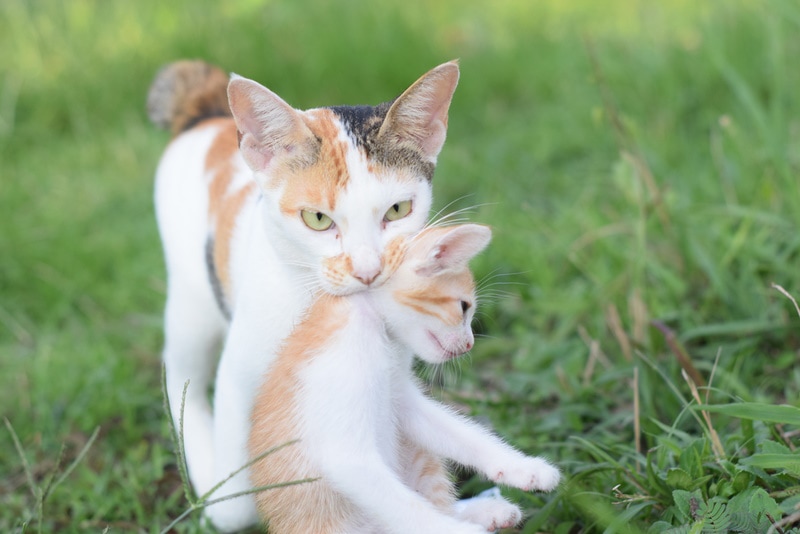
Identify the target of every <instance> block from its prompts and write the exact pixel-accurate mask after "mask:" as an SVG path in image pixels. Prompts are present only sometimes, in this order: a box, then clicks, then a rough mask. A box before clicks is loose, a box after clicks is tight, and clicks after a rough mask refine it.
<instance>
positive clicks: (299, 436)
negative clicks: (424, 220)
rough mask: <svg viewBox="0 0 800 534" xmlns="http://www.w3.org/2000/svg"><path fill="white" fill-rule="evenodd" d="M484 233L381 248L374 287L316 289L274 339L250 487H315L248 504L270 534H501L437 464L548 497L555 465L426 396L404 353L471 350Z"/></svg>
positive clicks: (435, 356) (512, 511)
mask: <svg viewBox="0 0 800 534" xmlns="http://www.w3.org/2000/svg"><path fill="white" fill-rule="evenodd" d="M490 236H491V233H490V231H489V229H488V228H487V227H485V226H479V225H474V224H467V225H462V226H452V227H439V228H435V227H434V228H428V229H426V230H424V231H423V232H422V233H421V234H419V235H418V236H417V237H415V238H413V239H410V240H408V242H406V241H405V240H403V239H402V238H397V239H395V240H394V241H392V242H391V243H390V245H389V246H388V247H387V254H386V258H387V261H386V265H385V266H384V271H385V272H387V274H390V275H391V276H389V277H388V278H387V279H386V281H385V282H384V283H383V284H382V285H380V286H379V287H376V288H374V289H371V290H370V291H369V292H361V293H357V294H352V295H349V296H332V295H328V294H322V295H320V296H319V298H318V299H317V300H316V301H315V302H314V303H313V304H312V305H311V307H310V309H309V311H308V313H307V315H306V316H305V317H304V319H303V320H302V321H301V322H300V323H299V324H298V325H297V327H296V328H295V330H294V331H293V332H292V334H291V335H290V336H289V337H288V338H287V339H286V341H285V343H284V345H283V348H282V349H281V351H280V352H279V354H278V357H277V359H276V360H275V362H274V363H273V365H272V367H271V368H270V369H269V371H268V373H267V374H266V376H265V381H264V383H263V384H262V386H261V387H260V388H259V391H258V395H257V397H256V401H255V408H254V412H253V426H252V432H251V435H250V441H249V445H250V454H251V457H253V458H255V457H257V456H259V455H260V454H263V453H264V452H265V451H268V450H270V449H272V448H274V447H278V446H279V445H281V444H284V443H286V442H289V441H291V440H299V441H297V442H296V443H294V444H291V445H289V446H286V447H284V448H280V449H279V450H277V452H273V453H272V454H270V455H268V456H266V457H264V458H263V459H260V460H258V461H257V462H256V463H255V464H254V465H253V466H252V469H251V473H252V481H253V484H254V486H262V485H268V484H275V483H279V482H286V481H291V480H299V479H304V478H318V480H316V481H313V482H309V483H305V484H301V485H296V486H288V487H284V488H281V489H276V490H270V491H263V492H260V493H258V494H257V495H256V500H257V503H258V507H259V511H260V513H261V514H262V516H263V517H264V518H265V519H266V520H267V521H268V522H269V532H270V533H272V534H291V533H298V534H300V533H308V532H313V533H315V534H332V533H342V534H345V533H346V534H357V533H389V532H392V533H411V532H413V533H415V534H420V533H431V534H433V533H442V532H447V533H449V534H453V533H457V534H458V533H475V534H477V533H481V532H482V533H485V532H486V531H487V529H488V530H496V529H498V528H506V527H511V526H513V525H514V524H516V523H517V522H518V521H519V520H520V518H521V512H520V510H519V509H518V508H517V507H516V506H514V505H513V504H511V503H509V502H508V501H505V500H503V499H502V498H497V499H485V500H476V501H474V502H470V501H462V504H464V503H466V506H461V507H459V510H458V511H457V509H456V507H454V503H455V500H454V491H453V485H452V482H451V480H450V478H449V476H448V473H447V470H446V468H445V465H444V462H443V459H445V458H446V459H451V460H455V461H456V462H458V463H460V464H463V465H468V466H471V467H474V468H476V469H478V470H479V471H481V472H482V473H484V474H486V475H487V476H488V477H489V478H491V479H492V480H494V481H495V482H498V483H503V484H508V485H511V486H516V487H519V488H522V489H525V490H529V489H542V490H551V489H553V488H554V487H555V486H556V485H557V484H558V480H559V473H558V470H557V469H556V468H554V467H552V466H551V465H550V464H548V463H547V461H545V460H543V459H541V458H531V457H526V456H525V455H523V454H522V453H520V452H518V451H516V450H515V449H513V448H512V447H510V446H508V445H506V444H505V443H503V442H502V441H501V440H499V439H498V438H497V437H495V436H493V435H492V434H490V433H489V432H487V431H485V430H483V429H482V428H481V427H479V426H478V425H476V424H475V423H472V422H470V421H469V420H467V419H466V418H463V417H461V416H458V415H456V414H455V413H453V412H452V411H450V410H449V409H448V408H446V407H444V406H443V405H441V404H439V403H438V402H436V401H434V400H432V399H430V398H429V397H427V396H426V395H425V394H424V393H423V392H422V388H421V386H420V384H419V383H418V381H417V380H416V379H415V377H414V372H413V370H412V359H413V355H414V354H417V355H418V356H420V357H421V358H422V359H423V360H425V361H427V362H430V363H442V362H444V361H447V360H450V359H452V358H455V357H457V356H458V355H460V354H462V353H464V352H466V351H468V350H470V349H471V348H472V345H473V335H472V330H471V328H470V323H471V320H472V317H473V313H474V311H475V304H476V298H475V293H474V283H473V279H472V275H471V273H470V271H469V269H468V268H467V262H468V261H469V260H470V259H471V258H472V257H473V256H474V255H476V254H477V253H478V252H480V251H481V250H482V249H483V248H484V247H485V246H486V245H487V244H488V242H489V239H490Z"/></svg>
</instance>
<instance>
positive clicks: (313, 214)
mask: <svg viewBox="0 0 800 534" xmlns="http://www.w3.org/2000/svg"><path fill="white" fill-rule="evenodd" d="M300 216H301V217H302V218H303V222H304V223H306V226H308V227H309V228H311V229H312V230H316V231H317V232H322V231H323V230H327V229H328V228H330V227H331V226H333V219H331V218H330V217H328V216H327V215H325V214H324V213H322V212H320V211H311V210H302V211H301V212H300Z"/></svg>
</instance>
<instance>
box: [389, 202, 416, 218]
mask: <svg viewBox="0 0 800 534" xmlns="http://www.w3.org/2000/svg"><path fill="white" fill-rule="evenodd" d="M409 213H411V201H410V200H404V201H402V202H397V203H396V204H392V207H391V208H389V211H387V212H386V215H384V216H383V219H384V220H385V221H397V220H399V219H402V218H403V217H405V216H407V215H408V214H409Z"/></svg>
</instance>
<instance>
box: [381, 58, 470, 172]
mask: <svg viewBox="0 0 800 534" xmlns="http://www.w3.org/2000/svg"><path fill="white" fill-rule="evenodd" d="M458 76H459V70H458V62H457V61H450V62H449V63H444V64H442V65H439V66H438V67H436V68H434V69H432V70H430V71H428V72H427V73H425V74H424V75H423V76H422V77H421V78H420V79H419V80H417V81H416V82H415V83H414V84H413V85H412V86H411V87H409V88H408V89H406V91H405V92H404V93H403V94H402V95H400V96H399V97H397V99H395V101H394V103H392V106H391V107H390V108H389V111H388V113H387V114H386V119H384V121H383V124H382V125H381V129H380V131H379V132H378V138H379V139H381V138H383V139H388V140H389V142H391V143H392V144H400V145H402V144H405V143H410V144H411V145H412V146H413V148H415V149H416V150H417V151H418V152H420V153H421V154H422V155H423V157H424V158H425V159H426V160H427V161H430V162H431V163H436V158H437V156H438V155H439V152H440V151H441V150H442V146H443V145H444V139H445V137H446V135H447V111H448V110H449V109H450V102H451V101H452V99H453V93H454V92H455V90H456V85H457V84H458Z"/></svg>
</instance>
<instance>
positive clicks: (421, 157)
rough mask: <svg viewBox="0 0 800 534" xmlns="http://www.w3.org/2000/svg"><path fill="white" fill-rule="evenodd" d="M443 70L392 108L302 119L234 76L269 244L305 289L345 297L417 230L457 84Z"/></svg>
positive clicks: (323, 112)
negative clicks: (304, 281) (301, 275)
mask: <svg viewBox="0 0 800 534" xmlns="http://www.w3.org/2000/svg"><path fill="white" fill-rule="evenodd" d="M458 74H459V73H458V65H457V64H456V63H455V62H450V63H445V64H443V65H440V66H438V67H436V68H434V69H433V70H431V71H430V72H428V73H427V74H425V75H424V76H422V77H421V78H420V79H419V80H417V82H415V83H414V84H413V85H412V86H411V87H409V88H408V89H407V90H406V91H405V92H404V93H403V94H402V95H400V96H399V97H397V98H396V99H395V100H393V101H391V102H387V103H384V104H380V105H378V106H374V107H372V106H358V107H346V106H343V107H331V108H318V109H311V110H308V111H299V110H295V109H293V108H292V107H290V106H289V105H288V104H287V103H286V102H284V101H283V100H282V99H281V98H280V97H278V96H277V95H276V94H274V93H273V92H271V91H270V90H268V89H266V88H265V87H263V86H261V85H259V84H258V83H256V82H254V81H252V80H248V79H245V78H241V77H236V76H235V77H233V79H232V80H231V82H230V84H229V86H228V97H229V100H230V107H231V110H232V112H233V116H234V119H235V120H236V125H237V128H238V130H239V137H240V139H239V146H240V149H241V153H242V156H243V157H244V159H245V161H246V162H247V164H248V165H249V167H250V168H251V169H252V170H253V172H254V174H255V177H256V180H257V181H258V183H259V185H260V188H261V192H262V197H261V201H260V202H261V203H262V205H263V208H262V213H263V215H264V218H265V223H266V224H267V225H269V227H270V228H269V229H268V235H269V236H270V239H272V240H273V244H274V245H275V247H276V249H277V250H278V251H279V253H280V254H281V256H282V257H283V259H284V260H285V262H286V264H288V265H293V266H296V267H298V268H300V269H305V270H309V271H311V272H312V273H313V274H312V276H310V277H308V280H309V286H310V287H309V288H310V289H316V288H321V289H322V290H324V291H326V292H328V293H331V294H334V295H347V294H351V293H355V292H358V291H363V290H365V289H367V288H369V287H376V286H379V285H380V284H381V283H383V282H384V281H385V279H386V273H385V271H384V267H385V263H386V258H385V252H386V245H387V244H388V243H389V242H390V241H392V240H393V239H395V238H396V237H398V236H401V235H408V234H413V233H415V232H417V231H419V230H420V229H421V228H422V227H423V225H424V223H425V220H426V219H427V215H428V211H429V210H430V206H431V179H432V177H433V170H434V167H435V164H436V158H437V156H438V155H439V151H440V150H441V148H442V145H443V143H444V140H445V134H446V130H447V112H448V109H449V106H450V101H451V99H452V96H453V92H454V91H455V87H456V84H457V82H458Z"/></svg>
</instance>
